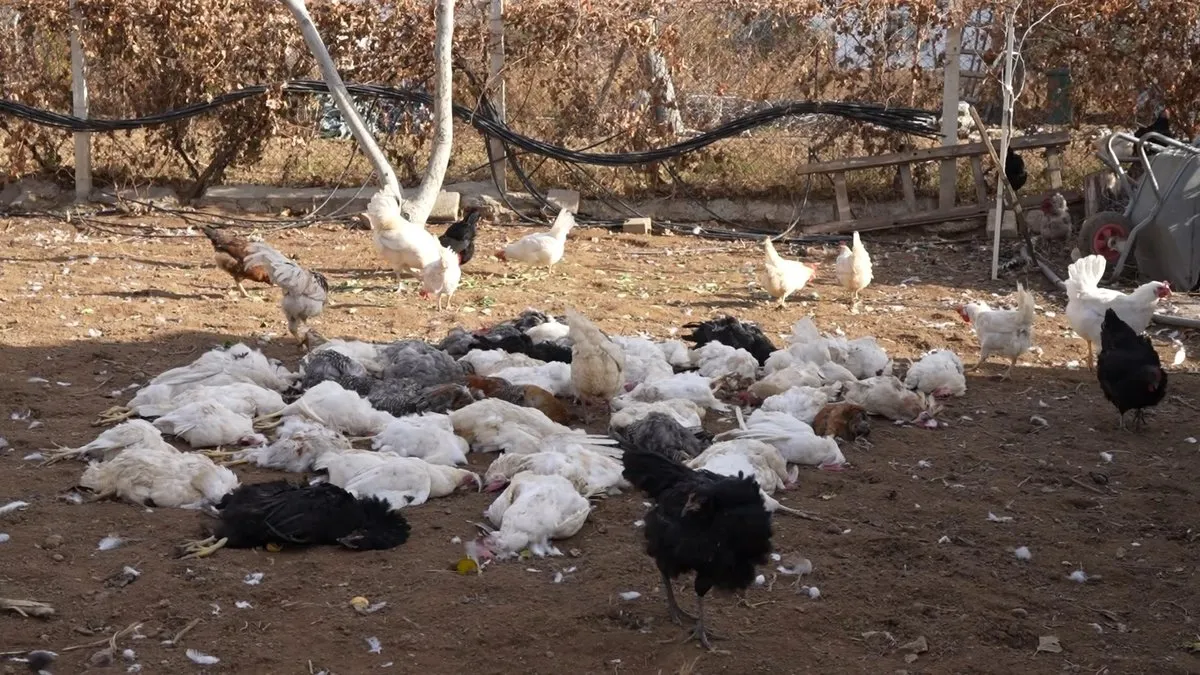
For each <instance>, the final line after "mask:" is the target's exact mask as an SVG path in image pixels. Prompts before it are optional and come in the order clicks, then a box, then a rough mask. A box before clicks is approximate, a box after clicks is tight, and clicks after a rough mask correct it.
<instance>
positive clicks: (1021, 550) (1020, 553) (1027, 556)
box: [1013, 546, 1033, 560]
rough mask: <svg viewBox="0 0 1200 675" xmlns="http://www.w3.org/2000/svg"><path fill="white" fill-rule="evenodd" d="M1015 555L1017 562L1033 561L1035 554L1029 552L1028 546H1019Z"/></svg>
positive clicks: (1014, 552)
mask: <svg viewBox="0 0 1200 675" xmlns="http://www.w3.org/2000/svg"><path fill="white" fill-rule="evenodd" d="M1013 555H1015V556H1017V560H1033V554H1032V553H1030V552H1029V547H1028V546H1019V547H1017V549H1016V550H1014V551H1013Z"/></svg>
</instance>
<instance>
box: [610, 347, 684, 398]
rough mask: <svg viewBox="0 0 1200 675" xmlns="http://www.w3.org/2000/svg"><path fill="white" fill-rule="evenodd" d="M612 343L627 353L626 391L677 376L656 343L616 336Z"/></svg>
mask: <svg viewBox="0 0 1200 675" xmlns="http://www.w3.org/2000/svg"><path fill="white" fill-rule="evenodd" d="M612 341H613V342H615V343H616V344H617V345H618V346H619V347H620V348H621V350H622V351H624V352H625V373H624V374H625V388H626V389H632V388H633V387H636V386H637V385H639V384H641V383H643V382H653V381H654V380H661V379H663V378H664V377H670V376H672V375H674V374H675V369H674V368H672V367H671V364H670V363H669V362H668V361H667V359H666V357H665V356H664V355H663V352H662V350H661V349H659V346H658V345H657V344H655V343H654V342H651V341H650V340H647V339H646V338H642V337H626V336H621V335H618V336H614V337H613V338H612ZM681 344H682V343H681ZM685 349H686V347H685Z"/></svg>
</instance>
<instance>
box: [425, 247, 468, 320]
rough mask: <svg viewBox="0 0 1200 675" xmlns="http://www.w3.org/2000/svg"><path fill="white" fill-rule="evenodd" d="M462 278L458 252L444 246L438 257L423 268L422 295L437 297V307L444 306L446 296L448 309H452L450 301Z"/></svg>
mask: <svg viewBox="0 0 1200 675" xmlns="http://www.w3.org/2000/svg"><path fill="white" fill-rule="evenodd" d="M461 280H462V268H461V267H459V265H458V254H457V253H455V252H454V251H452V250H450V249H448V248H443V249H441V251H440V252H439V254H438V259H437V260H434V261H433V262H431V263H429V264H428V265H426V266H425V267H424V268H422V270H421V293H420V295H421V297H423V298H424V297H428V296H430V295H432V296H434V297H435V298H437V308H438V309H439V310H440V309H441V308H442V298H443V297H445V298H446V309H450V301H451V300H452V299H453V298H454V291H456V290H458V282H459V281H461Z"/></svg>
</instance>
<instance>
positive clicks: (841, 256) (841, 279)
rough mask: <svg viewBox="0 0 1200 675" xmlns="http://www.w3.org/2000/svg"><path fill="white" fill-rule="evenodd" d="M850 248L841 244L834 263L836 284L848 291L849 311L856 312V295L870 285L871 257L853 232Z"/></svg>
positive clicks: (856, 233)
mask: <svg viewBox="0 0 1200 675" xmlns="http://www.w3.org/2000/svg"><path fill="white" fill-rule="evenodd" d="M852 239H853V240H852V241H851V245H850V246H846V245H845V244H842V246H841V248H840V249H839V252H838V257H837V261H836V262H835V263H834V267H835V271H836V272H837V280H838V283H839V284H841V285H842V287H843V288H845V289H846V290H848V291H850V311H851V312H852V313H855V312H857V311H858V302H859V299H858V294H859V293H861V292H862V290H863V289H864V288H866V287H867V286H870V285H871V255H870V254H869V253H867V249H866V247H865V246H863V244H862V240H861V239H859V237H858V232H857V231H855V233H854V236H853V238H852Z"/></svg>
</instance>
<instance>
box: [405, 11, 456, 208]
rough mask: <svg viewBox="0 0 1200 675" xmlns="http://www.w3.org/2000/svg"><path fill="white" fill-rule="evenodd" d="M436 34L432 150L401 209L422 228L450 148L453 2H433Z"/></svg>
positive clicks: (452, 124)
mask: <svg viewBox="0 0 1200 675" xmlns="http://www.w3.org/2000/svg"><path fill="white" fill-rule="evenodd" d="M435 22H436V33H435V35H434V45H433V66H434V69H435V72H434V81H435V91H434V95H433V123H434V125H435V128H434V134H433V148H432V149H431V150H430V152H429V165H428V166H427V167H426V168H425V177H424V178H423V179H421V186H420V187H419V188H417V194H416V195H415V196H414V197H413V198H412V200H411V201H409V202H408V203H407V204H405V205H404V206H402V207H401V211H402V212H404V216H405V217H406V218H408V220H409V221H410V222H412V223H415V224H417V225H425V223H426V221H428V220H429V214H430V213H431V212H432V211H433V205H434V203H436V202H437V196H438V192H440V191H441V189H442V181H444V180H446V169H447V167H449V166H450V152H451V151H452V150H453V149H454V111H453V107H454V72H453V69H452V67H451V65H452V61H453V58H452V54H451V48H452V47H453V43H454V0H437V10H436V19H435Z"/></svg>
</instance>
